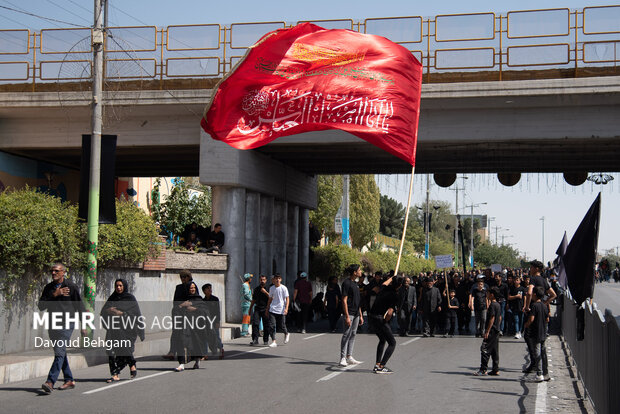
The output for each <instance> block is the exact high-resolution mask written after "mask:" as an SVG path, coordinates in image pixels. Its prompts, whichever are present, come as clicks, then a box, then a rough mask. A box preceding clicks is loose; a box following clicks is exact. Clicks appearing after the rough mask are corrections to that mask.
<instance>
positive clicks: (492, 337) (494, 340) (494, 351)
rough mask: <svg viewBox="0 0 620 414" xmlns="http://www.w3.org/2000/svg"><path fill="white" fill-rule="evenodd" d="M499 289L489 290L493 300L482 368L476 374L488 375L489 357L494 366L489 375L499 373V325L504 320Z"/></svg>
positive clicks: (481, 353)
mask: <svg viewBox="0 0 620 414" xmlns="http://www.w3.org/2000/svg"><path fill="white" fill-rule="evenodd" d="M498 297H499V290H498V289H497V286H493V287H492V288H490V289H489V290H488V292H487V298H488V300H489V301H490V302H491V303H490V305H489V309H488V312H487V321H486V322H487V324H486V329H485V331H484V339H483V340H482V345H481V346H480V369H479V370H478V371H477V372H475V373H474V375H477V376H481V375H487V367H488V365H489V357H491V359H492V360H493V368H492V370H491V371H490V372H489V373H488V375H499V327H500V323H501V321H502V310H501V308H500V306H499V303H498V302H497V298H498Z"/></svg>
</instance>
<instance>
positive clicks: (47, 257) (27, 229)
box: [0, 187, 86, 298]
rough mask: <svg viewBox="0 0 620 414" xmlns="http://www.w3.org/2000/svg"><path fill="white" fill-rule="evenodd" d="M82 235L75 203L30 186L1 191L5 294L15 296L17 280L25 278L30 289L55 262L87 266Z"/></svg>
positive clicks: (0, 234) (0, 251)
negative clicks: (81, 239)
mask: <svg viewBox="0 0 620 414" xmlns="http://www.w3.org/2000/svg"><path fill="white" fill-rule="evenodd" d="M80 236H81V235H80V231H79V226H78V225H77V208H76V207H75V206H72V205H70V204H69V203H63V202H62V201H61V200H60V198H56V197H52V196H50V195H47V194H43V193H38V192H37V191H36V189H33V188H29V187H25V188H23V189H20V190H16V191H8V190H7V191H4V192H2V193H0V269H2V270H4V271H5V272H6V274H5V277H4V278H3V279H2V280H1V286H2V290H3V293H4V294H5V297H7V298H10V297H11V295H12V294H13V293H14V292H15V282H16V280H18V279H23V278H24V277H27V279H23V280H24V281H25V282H26V285H27V288H28V290H29V291H30V290H31V289H32V288H33V287H34V286H35V285H37V284H39V283H40V282H41V281H42V280H43V277H44V275H45V274H46V273H47V270H48V267H49V266H50V265H51V264H52V263H53V262H56V261H61V262H63V263H65V264H66V265H67V266H68V267H73V266H77V267H81V266H83V265H84V264H85V263H86V262H85V254H84V252H83V251H81V250H80V245H81V243H80Z"/></svg>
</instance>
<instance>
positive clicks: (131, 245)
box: [97, 200, 158, 267]
mask: <svg viewBox="0 0 620 414" xmlns="http://www.w3.org/2000/svg"><path fill="white" fill-rule="evenodd" d="M157 241H158V238H157V229H156V227H155V223H154V222H153V219H152V218H151V217H149V216H147V215H146V214H145V213H144V211H143V210H142V209H140V208H138V207H136V206H135V205H133V204H132V203H130V202H128V201H119V200H117V201H116V224H104V225H101V226H99V246H98V247H99V256H98V260H97V266H98V267H105V266H106V265H108V264H110V263H112V262H115V263H118V264H123V265H129V264H135V263H140V262H143V261H144V260H145V259H146V258H147V257H148V256H149V254H150V253H151V254H152V253H156V250H153V249H154V246H155V245H154V243H155V242H157Z"/></svg>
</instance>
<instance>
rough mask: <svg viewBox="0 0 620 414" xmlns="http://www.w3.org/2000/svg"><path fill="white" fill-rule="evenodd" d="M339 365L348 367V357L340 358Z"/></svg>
mask: <svg viewBox="0 0 620 414" xmlns="http://www.w3.org/2000/svg"><path fill="white" fill-rule="evenodd" d="M338 365H340V366H341V367H346V366H347V365H349V364H347V359H346V358H340V364H338Z"/></svg>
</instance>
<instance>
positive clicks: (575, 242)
mask: <svg viewBox="0 0 620 414" xmlns="http://www.w3.org/2000/svg"><path fill="white" fill-rule="evenodd" d="M600 215H601V194H600V193H599V195H598V196H597V197H596V200H594V203H592V206H590V209H589V210H588V212H587V213H586V215H585V217H584V218H583V220H582V221H581V224H580V225H579V227H578V228H577V230H576V231H575V234H574V235H573V238H572V239H571V241H570V243H569V244H568V247H567V248H566V253H564V257H563V260H562V263H563V265H564V270H565V272H566V279H567V281H568V288H569V289H570V293H571V295H572V296H573V299H575V302H577V304H579V305H580V304H581V303H582V302H583V301H584V300H586V299H587V298H591V297H592V294H593V293H594V265H595V263H596V249H597V247H598V228H599V221H600Z"/></svg>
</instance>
